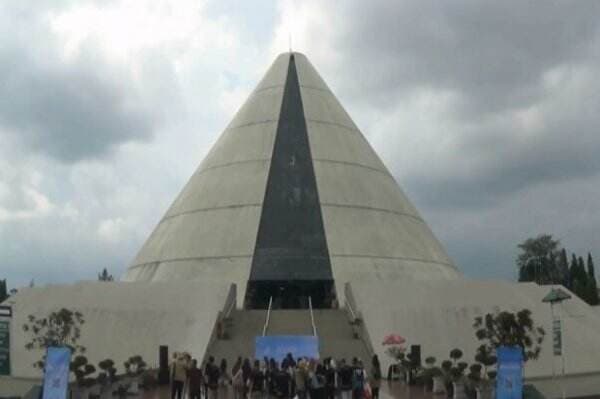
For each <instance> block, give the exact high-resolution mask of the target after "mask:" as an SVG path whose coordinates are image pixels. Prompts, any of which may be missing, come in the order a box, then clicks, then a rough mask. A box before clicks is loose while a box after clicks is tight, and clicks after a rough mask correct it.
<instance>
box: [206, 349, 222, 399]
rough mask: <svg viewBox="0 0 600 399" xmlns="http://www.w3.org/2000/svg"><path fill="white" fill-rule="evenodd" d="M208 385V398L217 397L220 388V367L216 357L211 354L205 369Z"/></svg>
mask: <svg viewBox="0 0 600 399" xmlns="http://www.w3.org/2000/svg"><path fill="white" fill-rule="evenodd" d="M204 374H205V378H206V386H207V388H208V399H217V397H218V390H219V374H220V373H219V368H218V367H217V365H216V364H215V358H214V357H212V356H210V357H209V358H208V363H207V364H206V369H205V373H204Z"/></svg>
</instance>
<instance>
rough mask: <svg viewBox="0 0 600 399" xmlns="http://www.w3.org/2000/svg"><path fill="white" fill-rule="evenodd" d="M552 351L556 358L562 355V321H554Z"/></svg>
mask: <svg viewBox="0 0 600 399" xmlns="http://www.w3.org/2000/svg"><path fill="white" fill-rule="evenodd" d="M552 349H553V350H554V356H561V355H562V332H561V328H560V319H554V320H552Z"/></svg>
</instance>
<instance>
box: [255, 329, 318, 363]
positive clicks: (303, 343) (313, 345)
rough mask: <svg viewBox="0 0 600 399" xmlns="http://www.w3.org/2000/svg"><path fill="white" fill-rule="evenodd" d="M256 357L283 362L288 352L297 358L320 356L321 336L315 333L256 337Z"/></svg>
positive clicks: (316, 357) (315, 357)
mask: <svg viewBox="0 0 600 399" xmlns="http://www.w3.org/2000/svg"><path fill="white" fill-rule="evenodd" d="M255 343H256V346H255V349H256V350H255V358H256V359H262V358H264V357H266V358H268V359H271V358H273V359H275V360H276V361H277V362H281V361H282V360H283V359H284V358H285V357H286V355H287V354H288V353H291V354H292V356H294V358H295V359H297V358H299V357H307V358H309V359H318V358H319V338H318V337H315V336H313V335H271V336H266V337H256V342H255Z"/></svg>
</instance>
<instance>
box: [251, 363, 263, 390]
mask: <svg viewBox="0 0 600 399" xmlns="http://www.w3.org/2000/svg"><path fill="white" fill-rule="evenodd" d="M264 393H265V374H264V372H263V371H262V370H261V368H260V361H259V360H255V361H254V367H253V368H252V373H251V374H250V398H251V399H262V397H263V395H264Z"/></svg>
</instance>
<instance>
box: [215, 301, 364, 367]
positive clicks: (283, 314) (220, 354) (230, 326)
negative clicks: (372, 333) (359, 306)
mask: <svg viewBox="0 0 600 399" xmlns="http://www.w3.org/2000/svg"><path fill="white" fill-rule="evenodd" d="M266 315H267V312H266V310H234V311H233V312H232V313H231V315H230V317H229V319H228V320H227V322H226V327H225V331H226V336H225V337H223V338H222V339H215V340H214V341H213V342H212V343H211V344H210V345H209V348H208V350H207V352H206V356H205V358H207V357H208V356H214V357H215V359H217V361H220V360H221V359H223V358H224V359H227V362H228V364H229V365H232V364H233V363H234V362H235V360H236V359H237V357H238V356H242V357H243V358H244V357H248V358H250V359H252V358H253V357H254V343H255V339H256V337H257V336H261V335H262V331H263V327H264V324H265V320H266ZM314 318H315V325H316V329H317V335H318V336H319V343H320V352H321V358H325V357H333V358H335V359H341V358H345V359H347V360H350V359H352V358H353V357H358V358H361V359H363V360H364V361H367V360H368V358H369V352H368V350H367V348H366V346H365V345H364V344H363V342H362V341H361V340H360V339H359V338H358V337H355V335H354V332H353V328H352V325H351V324H350V321H349V319H348V316H347V315H346V312H345V311H344V310H315V311H314ZM312 334H313V329H312V322H311V318H310V312H309V311H308V310H306V309H304V310H273V311H271V315H270V319H269V325H268V328H267V335H312Z"/></svg>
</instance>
